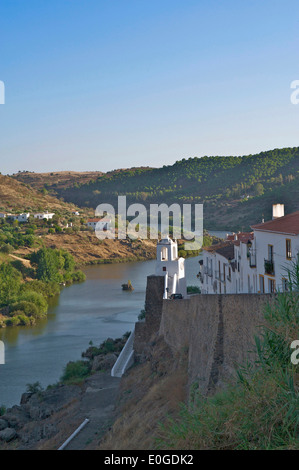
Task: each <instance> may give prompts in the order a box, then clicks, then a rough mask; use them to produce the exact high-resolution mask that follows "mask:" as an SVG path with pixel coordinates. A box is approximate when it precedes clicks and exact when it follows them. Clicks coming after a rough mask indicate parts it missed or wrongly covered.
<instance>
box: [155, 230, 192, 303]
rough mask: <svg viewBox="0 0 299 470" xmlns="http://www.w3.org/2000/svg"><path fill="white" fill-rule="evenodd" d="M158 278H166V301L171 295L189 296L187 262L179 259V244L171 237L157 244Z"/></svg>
mask: <svg viewBox="0 0 299 470" xmlns="http://www.w3.org/2000/svg"><path fill="white" fill-rule="evenodd" d="M156 276H164V278H165V283H164V287H165V290H164V296H163V298H164V299H167V298H169V297H170V295H171V294H182V296H183V297H186V295H187V287H186V277H185V260H184V258H179V257H178V244H177V242H176V241H174V240H171V239H170V238H169V237H167V238H163V239H162V240H160V241H159V242H158V243H157V260H156Z"/></svg>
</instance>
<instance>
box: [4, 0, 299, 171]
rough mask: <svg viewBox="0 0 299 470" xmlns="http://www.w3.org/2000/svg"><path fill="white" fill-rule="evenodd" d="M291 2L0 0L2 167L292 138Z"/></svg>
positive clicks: (238, 151)
mask: <svg viewBox="0 0 299 470" xmlns="http://www.w3.org/2000/svg"><path fill="white" fill-rule="evenodd" d="M298 59H299V2H298V0H262V1H261V0H250V1H240V0H223V1H220V0H217V1H215V0H113V1H112V0H111V1H109V0H105V1H104V0H84V1H83V0H48V1H46V0H26V1H24V0H1V3H0V80H2V81H3V82H4V83H5V91H6V94H5V105H0V171H1V172H2V173H3V174H6V173H13V172H16V171H18V170H30V171H36V172H38V171H53V170H102V171H108V170H111V169H116V168H121V167H131V166H141V165H144V166H162V165H167V164H172V163H174V162H175V161H176V160H179V159H181V158H188V157H194V156H198V157H200V156H203V155H244V154H250V153H255V152H259V151H263V150H268V149H272V148H277V147H285V146H287V147H292V146H298V145H299V105H297V106H295V105H293V104H291V102H290V95H291V90H290V83H291V82H292V81H293V80H299V60H298Z"/></svg>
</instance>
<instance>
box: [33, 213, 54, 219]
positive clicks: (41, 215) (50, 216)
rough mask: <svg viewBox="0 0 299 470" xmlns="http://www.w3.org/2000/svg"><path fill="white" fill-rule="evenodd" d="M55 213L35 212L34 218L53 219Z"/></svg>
mask: <svg viewBox="0 0 299 470" xmlns="http://www.w3.org/2000/svg"><path fill="white" fill-rule="evenodd" d="M54 215H55V213H54V212H48V211H47V212H37V213H36V214H34V218H35V219H39V220H43V219H47V220H51V219H53V217H54Z"/></svg>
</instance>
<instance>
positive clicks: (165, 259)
mask: <svg viewBox="0 0 299 470" xmlns="http://www.w3.org/2000/svg"><path fill="white" fill-rule="evenodd" d="M167 254H168V250H167V248H166V247H165V246H163V248H162V252H161V258H162V261H167V259H168V256H167Z"/></svg>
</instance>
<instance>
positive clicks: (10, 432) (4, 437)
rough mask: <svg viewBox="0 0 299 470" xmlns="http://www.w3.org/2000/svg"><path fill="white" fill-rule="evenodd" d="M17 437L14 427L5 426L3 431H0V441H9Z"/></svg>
mask: <svg viewBox="0 0 299 470" xmlns="http://www.w3.org/2000/svg"><path fill="white" fill-rule="evenodd" d="M16 437H17V432H16V430H15V429H12V428H6V429H4V430H3V431H0V441H4V442H10V441H12V440H13V439H15V438H16Z"/></svg>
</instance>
